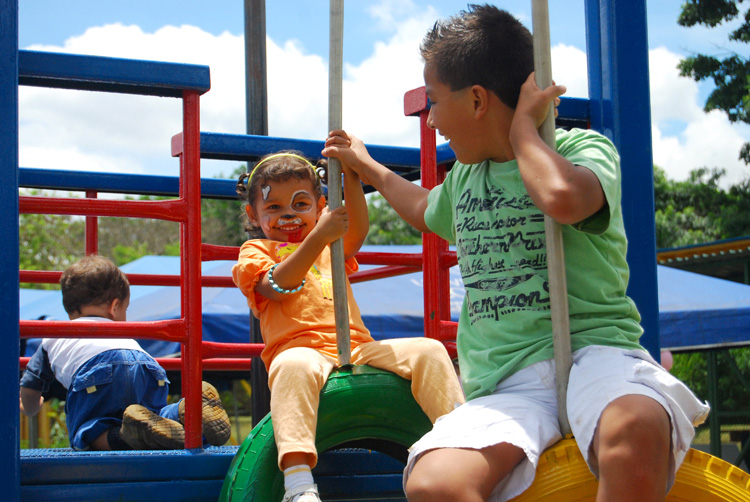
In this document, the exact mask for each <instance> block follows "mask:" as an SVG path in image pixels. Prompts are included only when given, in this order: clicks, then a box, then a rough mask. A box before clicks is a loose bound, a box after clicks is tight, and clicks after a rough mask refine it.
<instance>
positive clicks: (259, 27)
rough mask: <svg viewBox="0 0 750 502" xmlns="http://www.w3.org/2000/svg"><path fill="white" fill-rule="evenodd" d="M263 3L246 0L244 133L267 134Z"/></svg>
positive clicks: (256, 0) (264, 5) (264, 13)
mask: <svg viewBox="0 0 750 502" xmlns="http://www.w3.org/2000/svg"><path fill="white" fill-rule="evenodd" d="M267 89H268V84H267V80H266V2H265V0H245V108H246V109H245V120H246V122H247V130H246V132H247V134H254V135H260V136H267V135H268V92H267Z"/></svg>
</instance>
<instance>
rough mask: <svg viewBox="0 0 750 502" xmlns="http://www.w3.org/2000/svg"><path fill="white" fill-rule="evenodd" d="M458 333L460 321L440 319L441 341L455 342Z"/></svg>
mask: <svg viewBox="0 0 750 502" xmlns="http://www.w3.org/2000/svg"><path fill="white" fill-rule="evenodd" d="M457 334H458V323H457V322H455V321H440V334H439V335H438V336H439V338H438V340H440V341H441V342H455V341H456V335H457Z"/></svg>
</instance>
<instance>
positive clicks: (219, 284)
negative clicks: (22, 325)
mask: <svg viewBox="0 0 750 502" xmlns="http://www.w3.org/2000/svg"><path fill="white" fill-rule="evenodd" d="M61 275H62V272H55V271H49V270H21V271H20V272H19V282H22V283H27V282H28V283H44V284H57V283H59V282H60V276H61ZM127 276H128V281H129V282H130V284H131V285H133V286H179V285H180V276H179V275H163V274H127ZM201 285H202V286H203V287H206V288H232V287H234V281H232V278H231V277H226V276H223V275H205V276H203V277H202V278H201Z"/></svg>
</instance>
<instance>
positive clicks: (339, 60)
mask: <svg viewBox="0 0 750 502" xmlns="http://www.w3.org/2000/svg"><path fill="white" fill-rule="evenodd" d="M330 11H331V15H330V39H329V46H328V130H329V131H333V130H335V129H341V122H342V121H341V95H342V78H343V65H344V0H331V2H330ZM341 198H342V197H341V163H340V162H339V160H338V159H334V158H330V159H328V207H329V208H330V209H331V210H333V209H336V208H338V207H340V206H341ZM331 265H332V275H333V277H332V278H333V308H334V313H335V319H336V344H337V346H338V356H339V358H338V359H339V366H345V365H347V364H351V344H350V341H349V306H348V302H347V298H346V269H345V268H344V242H343V241H342V240H341V239H337V240H336V241H334V242H333V243H331Z"/></svg>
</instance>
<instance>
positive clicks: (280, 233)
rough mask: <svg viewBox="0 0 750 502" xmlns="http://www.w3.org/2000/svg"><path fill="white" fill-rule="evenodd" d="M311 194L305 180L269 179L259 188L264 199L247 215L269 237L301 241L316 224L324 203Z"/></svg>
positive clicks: (311, 188)
mask: <svg viewBox="0 0 750 502" xmlns="http://www.w3.org/2000/svg"><path fill="white" fill-rule="evenodd" d="M313 193H314V190H313V186H312V183H310V181H308V180H300V179H296V178H292V179H289V180H287V181H284V182H275V181H269V182H268V184H266V185H264V186H263V187H262V188H261V195H262V196H263V200H262V201H258V202H256V203H255V207H254V208H248V216H249V217H250V221H251V222H252V223H253V224H254V225H255V226H257V227H260V229H261V230H262V231H263V234H264V235H265V236H266V238H268V239H271V240H275V241H281V242H301V241H302V240H303V239H304V238H305V237H307V235H308V234H309V233H310V231H312V229H313V228H314V227H315V224H316V223H317V221H318V217H319V216H320V212H321V211H322V209H323V207H324V206H325V199H324V198H323V197H318V198H316V197H315V196H314V195H313Z"/></svg>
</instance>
